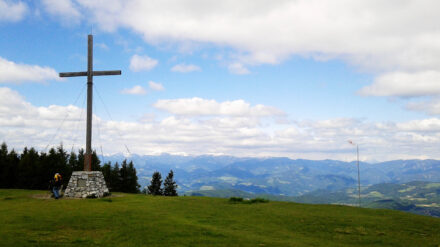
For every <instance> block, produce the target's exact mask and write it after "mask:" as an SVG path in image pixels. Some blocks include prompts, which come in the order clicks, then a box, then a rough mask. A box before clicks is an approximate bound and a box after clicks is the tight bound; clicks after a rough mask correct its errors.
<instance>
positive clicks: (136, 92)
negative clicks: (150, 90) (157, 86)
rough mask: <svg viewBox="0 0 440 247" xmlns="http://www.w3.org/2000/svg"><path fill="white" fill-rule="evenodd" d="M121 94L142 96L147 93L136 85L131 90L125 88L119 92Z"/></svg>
mask: <svg viewBox="0 0 440 247" xmlns="http://www.w3.org/2000/svg"><path fill="white" fill-rule="evenodd" d="M121 93H122V94H134V95H143V94H146V93H147V91H146V90H145V89H144V88H143V87H142V86H139V85H136V86H134V87H132V88H126V89H123V90H122V91H121Z"/></svg>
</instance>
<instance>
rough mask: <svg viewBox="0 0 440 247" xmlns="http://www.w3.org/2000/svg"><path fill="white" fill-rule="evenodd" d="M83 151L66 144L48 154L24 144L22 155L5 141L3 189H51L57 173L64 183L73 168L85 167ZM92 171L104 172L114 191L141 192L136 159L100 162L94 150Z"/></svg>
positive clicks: (0, 156) (1, 149)
mask: <svg viewBox="0 0 440 247" xmlns="http://www.w3.org/2000/svg"><path fill="white" fill-rule="evenodd" d="M84 154H85V153H84V150H83V149H80V150H79V151H78V153H75V152H70V154H69V153H68V152H67V151H66V150H65V149H64V147H63V145H60V146H59V147H57V148H51V149H50V150H49V151H48V152H47V153H45V152H38V151H36V150H35V149H34V148H27V147H25V148H24V149H23V151H22V152H21V154H18V153H17V152H15V150H14V149H12V150H10V151H8V146H7V145H6V143H2V144H1V146H0V188H14V189H34V190H45V189H48V186H49V181H50V180H51V179H52V178H53V176H54V174H55V173H60V174H61V175H62V177H63V186H64V187H66V186H67V184H68V183H69V179H70V176H71V175H72V172H73V171H82V170H83V169H84V156H85V155H84ZM92 170H93V171H102V173H103V175H104V179H105V182H106V184H107V187H108V188H109V190H110V191H112V192H116V191H117V192H126V193H139V192H140V191H139V188H140V185H139V184H138V177H137V175H136V169H135V168H134V165H133V162H132V161H130V162H127V160H124V161H122V163H121V164H120V165H119V163H118V162H116V163H115V164H114V165H112V164H111V162H106V163H104V165H102V166H101V161H100V160H99V158H98V156H97V155H96V151H94V152H93V153H92Z"/></svg>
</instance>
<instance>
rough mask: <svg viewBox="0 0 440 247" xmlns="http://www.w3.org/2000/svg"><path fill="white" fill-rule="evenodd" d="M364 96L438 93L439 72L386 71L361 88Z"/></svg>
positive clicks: (439, 89)
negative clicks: (370, 83)
mask: <svg viewBox="0 0 440 247" xmlns="http://www.w3.org/2000/svg"><path fill="white" fill-rule="evenodd" d="M359 93H360V94H361V95H364V96H403V97H414V96H424V95H438V94H440V72H438V71H433V70H430V71H421V72H416V73H407V72H393V73H386V74H383V75H381V76H379V77H377V78H376V79H375V80H374V83H373V84H372V85H369V86H366V87H364V88H362V89H361V90H360V91H359Z"/></svg>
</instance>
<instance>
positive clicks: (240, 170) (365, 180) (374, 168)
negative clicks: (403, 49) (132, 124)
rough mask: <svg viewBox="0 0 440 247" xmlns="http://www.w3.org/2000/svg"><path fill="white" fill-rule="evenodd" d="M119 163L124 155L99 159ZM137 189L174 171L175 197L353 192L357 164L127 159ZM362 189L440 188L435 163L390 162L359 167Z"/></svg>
mask: <svg viewBox="0 0 440 247" xmlns="http://www.w3.org/2000/svg"><path fill="white" fill-rule="evenodd" d="M104 158H105V161H112V162H113V163H114V162H116V161H118V162H121V161H122V160H123V159H125V158H126V157H124V156H123V155H113V156H107V157H104ZM127 159H129V160H132V161H133V163H134V165H135V167H136V169H137V172H138V177H139V182H140V184H141V186H142V187H144V186H146V185H148V184H149V181H150V179H151V175H152V174H153V172H155V171H159V172H161V174H162V176H163V177H165V176H166V175H167V174H168V172H169V170H170V169H172V170H173V171H174V175H175V180H176V181H177V184H178V185H179V192H180V193H184V192H189V191H199V190H205V191H206V190H239V191H244V192H247V193H253V194H271V195H284V196H300V195H304V194H306V193H310V192H313V191H317V190H326V191H331V192H336V191H339V190H342V189H346V188H356V187H357V167H356V162H343V161H337V160H317V161H315V160H303V159H296V160H293V159H289V158H238V157H232V156H209V155H204V156H179V155H169V154H163V155H158V156H148V155H146V156H139V155H132V156H131V157H129V158H127ZM360 171H361V172H360V173H361V185H362V186H363V187H365V186H371V185H375V184H380V183H394V184H399V183H400V184H401V183H406V182H410V181H426V182H440V161H437V160H394V161H387V162H381V163H375V164H369V163H364V162H361V163H360Z"/></svg>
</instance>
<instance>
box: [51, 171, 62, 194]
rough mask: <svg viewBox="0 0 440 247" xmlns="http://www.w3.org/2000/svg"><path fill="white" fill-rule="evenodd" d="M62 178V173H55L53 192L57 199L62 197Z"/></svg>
mask: <svg viewBox="0 0 440 247" xmlns="http://www.w3.org/2000/svg"><path fill="white" fill-rule="evenodd" d="M62 180H63V178H62V177H61V175H60V174H59V173H55V176H54V177H53V187H52V192H53V195H54V196H55V199H58V198H59V197H60V192H59V190H60V187H61V184H62Z"/></svg>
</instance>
